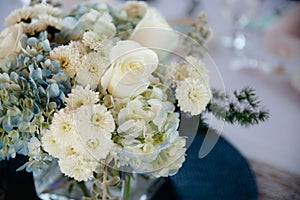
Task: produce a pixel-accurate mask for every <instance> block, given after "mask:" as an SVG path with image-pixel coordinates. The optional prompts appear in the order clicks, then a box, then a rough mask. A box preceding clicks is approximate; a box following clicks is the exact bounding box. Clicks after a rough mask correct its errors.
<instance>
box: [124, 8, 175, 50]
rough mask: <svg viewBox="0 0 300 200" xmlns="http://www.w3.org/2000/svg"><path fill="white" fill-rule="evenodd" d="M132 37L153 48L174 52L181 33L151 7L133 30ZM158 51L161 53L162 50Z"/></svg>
mask: <svg viewBox="0 0 300 200" xmlns="http://www.w3.org/2000/svg"><path fill="white" fill-rule="evenodd" d="M130 39H131V40H134V41H136V42H139V43H140V44H142V45H143V46H145V47H148V48H153V50H159V49H160V50H163V51H166V52H172V51H173V50H174V49H176V47H177V44H178V41H179V34H178V33H177V32H175V31H174V30H173V29H172V28H171V27H170V25H169V24H168V22H167V21H166V20H165V19H164V18H163V17H162V16H161V15H160V14H159V13H158V11H157V10H155V9H154V8H149V9H148V10H147V12H146V14H145V16H144V17H143V19H142V20H141V21H140V22H139V23H138V24H137V26H136V28H135V29H134V30H133V32H132V34H131V36H130ZM156 52H157V53H161V51H156Z"/></svg>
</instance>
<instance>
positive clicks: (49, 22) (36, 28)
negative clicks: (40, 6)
mask: <svg viewBox="0 0 300 200" xmlns="http://www.w3.org/2000/svg"><path fill="white" fill-rule="evenodd" d="M61 22H62V20H61V19H60V18H56V17H53V16H50V15H42V16H41V18H40V19H37V20H36V21H34V22H32V23H29V24H26V23H23V24H22V25H23V28H24V33H30V34H34V33H36V32H41V31H44V30H46V29H47V28H48V27H49V26H50V27H54V28H56V29H58V30H60V29H61V28H62V26H61Z"/></svg>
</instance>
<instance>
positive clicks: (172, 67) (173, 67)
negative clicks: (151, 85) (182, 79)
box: [162, 62, 181, 84]
mask: <svg viewBox="0 0 300 200" xmlns="http://www.w3.org/2000/svg"><path fill="white" fill-rule="evenodd" d="M180 67H181V66H180V64H179V63H176V62H173V63H170V64H168V65H166V66H165V71H164V72H163V76H162V78H163V79H164V80H165V81H164V82H167V83H168V84H171V83H174V82H175V81H176V80H178V78H177V76H178V74H177V72H178V70H179V68H180Z"/></svg>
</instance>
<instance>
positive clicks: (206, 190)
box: [169, 134, 258, 200]
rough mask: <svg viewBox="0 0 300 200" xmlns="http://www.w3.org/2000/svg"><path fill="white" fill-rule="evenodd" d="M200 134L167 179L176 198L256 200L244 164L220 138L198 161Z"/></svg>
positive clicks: (192, 199)
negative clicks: (179, 165)
mask: <svg viewBox="0 0 300 200" xmlns="http://www.w3.org/2000/svg"><path fill="white" fill-rule="evenodd" d="M203 139H204V135H201V134H199V135H197V136H196V137H195V140H194V141H193V143H192V145H191V146H190V148H189V149H188V151H187V157H186V161H185V163H184V164H183V166H182V168H181V169H180V170H179V172H178V173H177V174H176V175H175V176H172V177H170V178H169V179H170V182H171V184H172V185H173V186H172V187H173V188H174V189H175V191H176V193H177V195H179V199H184V200H186V199H187V200H256V199H258V193H257V187H256V181H255V178H254V176H253V173H252V171H251V169H250V168H249V165H248V163H247V161H246V160H245V159H244V158H243V156H242V155H241V154H240V153H239V152H238V151H237V150H236V149H235V148H234V147H233V146H232V145H231V144H230V143H229V142H227V141H226V140H225V139H224V138H223V137H220V138H219V140H218V142H217V144H216V145H215V147H214V148H213V150H212V151H211V152H210V153H209V154H208V155H207V156H206V157H204V158H202V159H199V157H198V153H199V149H200V146H201V144H202V142H203Z"/></svg>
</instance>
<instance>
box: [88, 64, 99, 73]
mask: <svg viewBox="0 0 300 200" xmlns="http://www.w3.org/2000/svg"><path fill="white" fill-rule="evenodd" d="M89 71H90V72H91V73H95V72H97V71H98V66H97V65H96V64H91V66H90V68H89Z"/></svg>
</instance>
